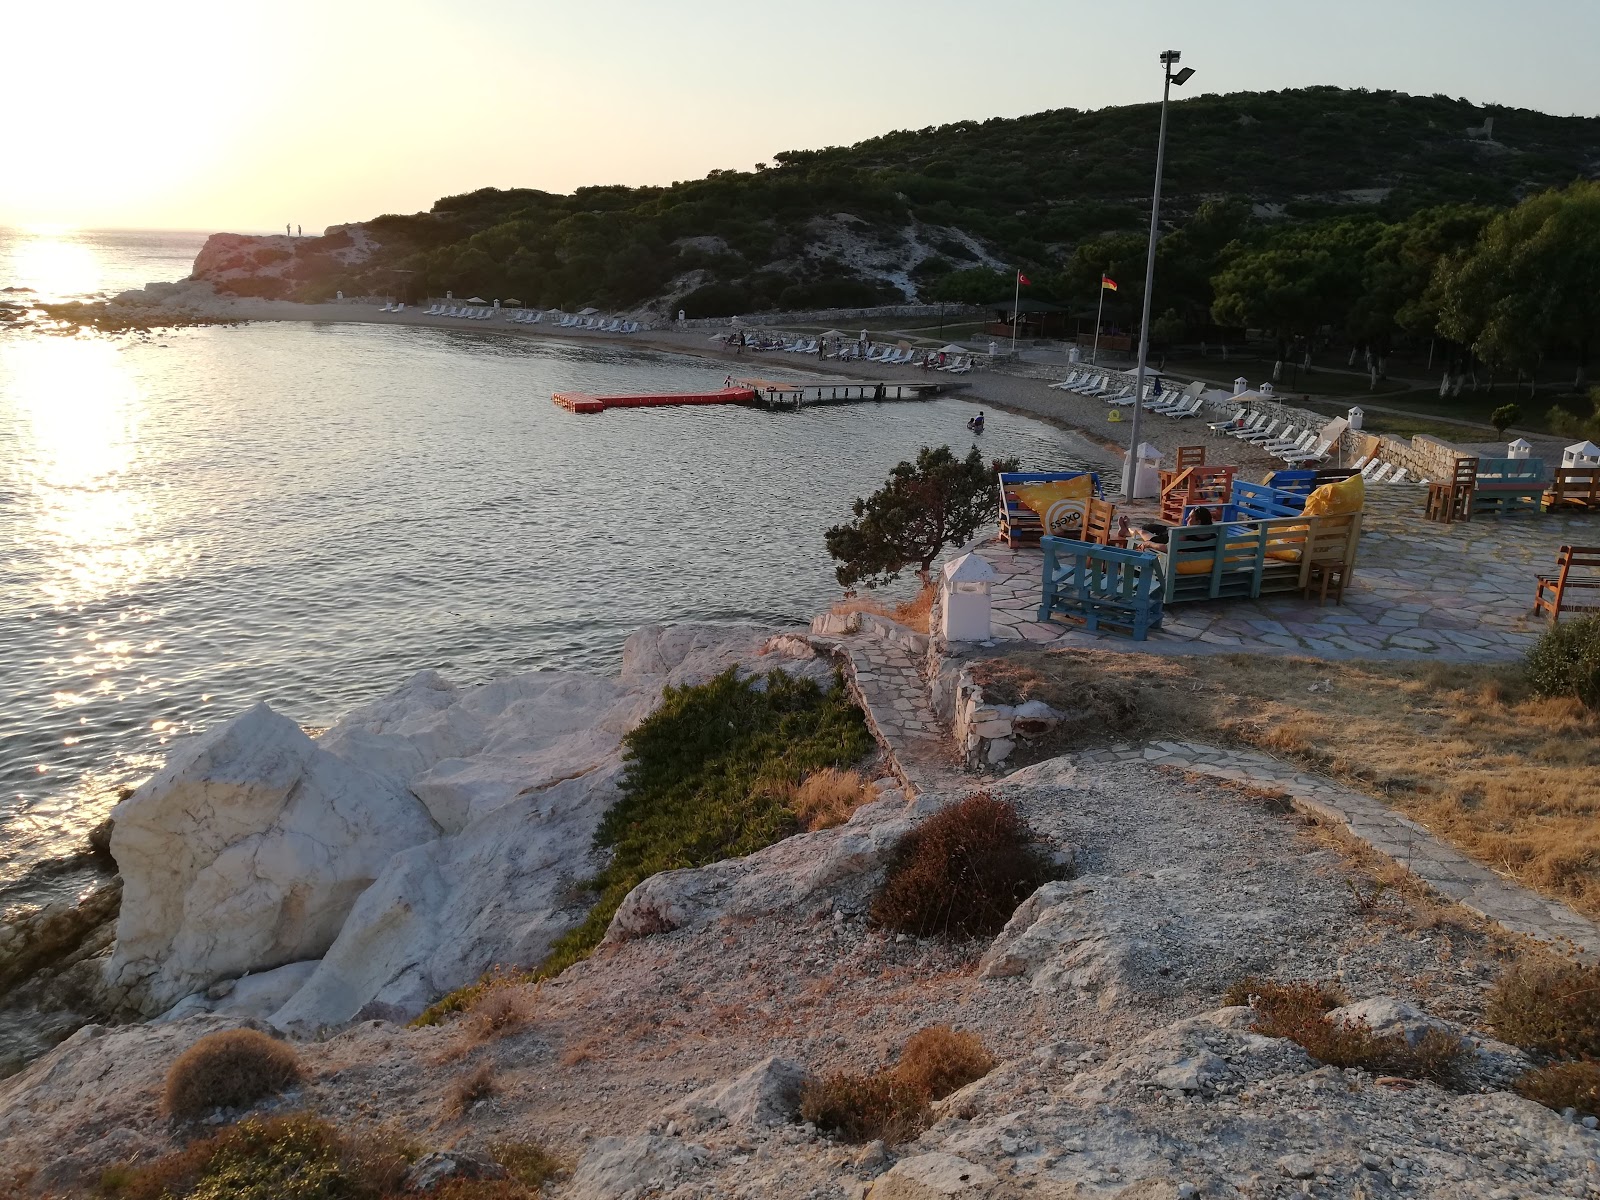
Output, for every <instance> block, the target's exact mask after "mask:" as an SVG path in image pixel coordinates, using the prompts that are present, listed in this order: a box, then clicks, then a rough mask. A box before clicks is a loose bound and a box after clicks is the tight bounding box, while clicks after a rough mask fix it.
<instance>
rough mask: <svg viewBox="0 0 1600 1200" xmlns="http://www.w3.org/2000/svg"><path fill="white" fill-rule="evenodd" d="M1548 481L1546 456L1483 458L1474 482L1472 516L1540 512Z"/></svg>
mask: <svg viewBox="0 0 1600 1200" xmlns="http://www.w3.org/2000/svg"><path fill="white" fill-rule="evenodd" d="M1546 480H1547V476H1546V472H1545V469H1544V460H1543V459H1538V458H1480V459H1479V460H1478V474H1477V478H1476V479H1475V480H1474V481H1473V484H1472V501H1471V503H1472V515H1473V516H1474V517H1502V516H1506V515H1508V514H1511V513H1519V512H1530V513H1536V512H1540V511H1542V509H1543V508H1544V493H1545V489H1546V487H1547V486H1548V484H1547V481H1546Z"/></svg>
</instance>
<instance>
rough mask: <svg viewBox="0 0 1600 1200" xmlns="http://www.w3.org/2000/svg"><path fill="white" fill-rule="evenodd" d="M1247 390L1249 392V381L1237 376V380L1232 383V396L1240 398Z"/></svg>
mask: <svg viewBox="0 0 1600 1200" xmlns="http://www.w3.org/2000/svg"><path fill="white" fill-rule="evenodd" d="M1249 390H1250V381H1249V380H1248V379H1246V378H1245V377H1244V376H1243V375H1241V376H1239V378H1237V379H1235V380H1234V381H1233V394H1234V395H1235V396H1242V395H1244V394H1245V392H1247V391H1249Z"/></svg>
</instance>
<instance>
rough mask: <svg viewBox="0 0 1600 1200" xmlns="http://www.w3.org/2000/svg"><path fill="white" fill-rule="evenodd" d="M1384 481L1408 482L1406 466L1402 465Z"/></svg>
mask: <svg viewBox="0 0 1600 1200" xmlns="http://www.w3.org/2000/svg"><path fill="white" fill-rule="evenodd" d="M1384 482H1386V483H1405V482H1406V469H1405V468H1404V467H1401V468H1400V469H1399V470H1398V471H1396V472H1395V473H1394V474H1393V475H1391V476H1389V478H1388V479H1386V480H1385V481H1384Z"/></svg>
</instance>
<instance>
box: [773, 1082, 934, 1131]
mask: <svg viewBox="0 0 1600 1200" xmlns="http://www.w3.org/2000/svg"><path fill="white" fill-rule="evenodd" d="M800 1115H801V1117H803V1118H804V1119H805V1120H807V1121H810V1122H812V1123H813V1124H815V1125H816V1126H818V1127H819V1128H821V1129H826V1130H829V1131H831V1132H833V1133H835V1134H837V1135H838V1136H839V1137H841V1138H843V1139H845V1140H846V1141H850V1142H870V1141H872V1140H874V1139H876V1138H881V1139H883V1140H884V1141H885V1142H888V1143H889V1144H890V1145H894V1144H895V1143H898V1142H904V1141H908V1140H910V1139H911V1138H913V1137H915V1136H916V1135H917V1134H919V1133H921V1132H922V1130H923V1129H924V1128H926V1127H927V1123H928V1098H927V1095H926V1094H925V1093H923V1092H919V1091H917V1090H916V1089H915V1088H913V1087H912V1086H911V1085H910V1084H908V1083H906V1082H905V1081H904V1080H902V1079H901V1078H900V1077H899V1076H898V1075H896V1074H895V1073H894V1072H893V1071H879V1072H877V1073H876V1074H872V1075H856V1074H852V1073H850V1072H848V1071H835V1072H834V1073H833V1074H831V1075H825V1076H823V1077H822V1078H821V1079H808V1080H806V1082H805V1085H804V1086H803V1087H802V1088H801V1089H800Z"/></svg>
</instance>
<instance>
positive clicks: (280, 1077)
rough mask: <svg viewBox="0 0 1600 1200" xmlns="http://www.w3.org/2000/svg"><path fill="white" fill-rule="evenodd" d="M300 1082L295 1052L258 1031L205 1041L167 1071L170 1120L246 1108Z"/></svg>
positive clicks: (227, 1033) (213, 1036)
mask: <svg viewBox="0 0 1600 1200" xmlns="http://www.w3.org/2000/svg"><path fill="white" fill-rule="evenodd" d="M299 1078H300V1062H299V1059H297V1058H296V1057H295V1052H294V1049H293V1047H291V1046H289V1045H287V1044H286V1043H284V1042H280V1041H278V1040H277V1039H276V1038H271V1037H268V1036H267V1035H266V1034H264V1033H258V1032H257V1031H256V1030H254V1029H229V1030H226V1031H224V1032H222V1033H211V1034H207V1035H206V1036H205V1037H203V1038H201V1039H200V1040H199V1041H197V1042H196V1043H195V1044H194V1045H192V1046H190V1047H189V1048H188V1049H187V1050H185V1051H184V1052H183V1053H182V1054H180V1055H179V1056H178V1059H177V1061H176V1062H174V1063H173V1064H172V1067H171V1068H170V1069H169V1070H168V1071H167V1085H166V1094H165V1098H164V1102H165V1106H166V1111H167V1113H168V1115H170V1116H174V1117H183V1118H194V1117H202V1116H204V1115H205V1114H206V1113H208V1112H210V1111H211V1110H212V1109H214V1108H244V1107H245V1106H246V1105H249V1104H252V1103H254V1102H255V1101H257V1100H259V1099H261V1097H263V1096H269V1095H271V1094H272V1093H274V1092H281V1091H282V1090H283V1089H284V1088H286V1087H289V1086H290V1085H291V1084H293V1083H295V1082H296V1081H297V1080H298V1079H299Z"/></svg>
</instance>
